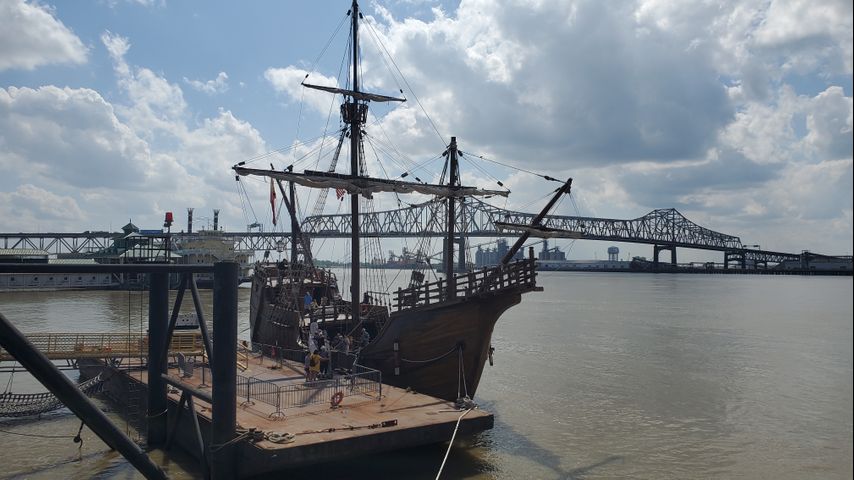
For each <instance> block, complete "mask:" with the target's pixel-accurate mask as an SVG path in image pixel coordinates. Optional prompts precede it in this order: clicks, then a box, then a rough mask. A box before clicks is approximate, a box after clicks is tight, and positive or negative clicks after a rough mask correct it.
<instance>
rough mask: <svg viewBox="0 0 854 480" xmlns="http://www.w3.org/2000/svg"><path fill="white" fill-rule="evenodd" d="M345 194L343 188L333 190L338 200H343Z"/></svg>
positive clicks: (345, 191)
mask: <svg viewBox="0 0 854 480" xmlns="http://www.w3.org/2000/svg"><path fill="white" fill-rule="evenodd" d="M346 194H347V190H344V189H343V188H336V189H335V196H336V197H338V200H344V195H346Z"/></svg>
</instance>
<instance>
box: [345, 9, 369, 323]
mask: <svg viewBox="0 0 854 480" xmlns="http://www.w3.org/2000/svg"><path fill="white" fill-rule="evenodd" d="M350 14H351V15H352V18H351V19H350V20H351V24H352V28H353V92H355V93H357V94H358V93H359V3H358V2H357V1H356V0H353V7H352V8H351V9H350ZM367 107H368V106H367V104H360V103H359V101H358V100H357V99H356V97H355V96H351V97H350V100H349V101H348V102H345V103H344V105H342V108H341V109H342V113H343V115H344V121H345V122H347V123H349V124H350V175H351V176H352V177H353V178H355V177H358V176H359V146H360V144H361V138H362V124H363V123H364V121H365V120H366V118H364V119H363V117H366V116H367V110H368V108H367ZM350 224H351V228H350V231H351V232H350V243H351V245H350V248H351V251H352V253H351V261H352V264H351V274H350V278H351V284H350V295H351V296H352V298H351V304H352V309H353V319H354V320H355V321H356V323H357V324H358V322H359V321H360V320H361V318H360V317H359V315H360V314H359V311H360V309H359V300H360V294H361V292H360V290H361V288H360V287H361V285H360V284H359V283H360V278H359V274H360V267H361V265H360V264H361V259H360V246H359V193H358V192H353V193H351V194H350Z"/></svg>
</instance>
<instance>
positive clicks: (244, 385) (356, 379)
mask: <svg viewBox="0 0 854 480" xmlns="http://www.w3.org/2000/svg"><path fill="white" fill-rule="evenodd" d="M199 368H200V369H201V372H200V373H201V376H202V379H205V378H207V379H209V378H211V371H210V368H209V367H207V366H202V367H199ZM339 392H340V394H341V395H342V396H343V397H342V398H346V397H351V396H357V395H360V396H365V397H372V398H374V399H377V400H378V399H379V398H380V397H381V396H382V373H381V372H380V371H378V370H374V369H371V368H368V367H365V366H362V365H359V364H356V363H353V364H352V368H351V369H349V373H346V374H343V375H334V376H333V378H330V379H325V380H317V381H314V382H301V381H300V380H299V379H296V381H295V379H293V378H289V379H282V380H264V379H261V378H258V377H251V376H250V377H247V376H245V375H237V397H238V401H239V402H241V404H243V405H253V404H254V403H255V402H261V403H264V404H266V405H269V406H272V407H274V408H275V411H274V412H273V413H271V414H270V417H271V418H281V417H284V416H285V410H286V409H288V408H296V407H305V406H309V405H321V404H331V402H332V398H333V397H334V396H335V395H336V394H338V393H339Z"/></svg>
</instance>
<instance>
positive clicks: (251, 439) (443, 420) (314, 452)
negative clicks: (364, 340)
mask: <svg viewBox="0 0 854 480" xmlns="http://www.w3.org/2000/svg"><path fill="white" fill-rule="evenodd" d="M239 368H240V370H241V371H240V372H239V374H238V378H237V412H236V419H237V432H238V434H239V437H242V438H240V440H238V441H236V442H235V443H234V449H235V470H236V472H235V473H236V477H237V478H247V477H252V476H255V475H260V474H264V473H270V472H275V471H279V470H283V469H288V468H295V467H302V466H306V465H311V464H316V463H321V462H333V461H340V460H343V459H346V458H349V457H354V456H359V455H368V454H376V453H382V452H387V451H391V450H396V449H402V448H409V447H415V446H420V445H427V444H434V443H442V442H447V441H449V440H450V439H451V436H452V435H453V433H454V430H455V429H457V432H458V434H471V433H476V432H480V431H483V430H487V429H490V428H492V426H493V423H494V417H493V415H492V414H491V413H487V412H484V411H482V410H479V409H477V408H471V407H472V406H471V405H469V406H464V407H462V408H461V407H460V406H459V405H456V404H455V403H454V402H448V401H445V400H441V399H438V398H435V397H431V396H428V395H424V394H421V393H418V392H414V391H411V390H408V389H402V388H397V387H392V386H389V385H384V384H382V383H381V382H380V378H379V372H377V371H375V370H370V369H366V368H363V367H360V366H359V365H354V366H353V369H352V373H349V374H344V375H339V374H336V375H333V378H331V379H328V380H319V381H316V382H310V383H307V382H305V379H304V376H303V364H302V363H298V362H294V361H289V360H274V359H272V358H270V357H267V356H264V355H261V354H254V355H248V356H245V357H243V359H242V363H241V364H240V365H239ZM190 370H191V369H190V368H188V367H187V366H186V365H185V367H184V368H183V369H179V368H174V367H170V368H169V370H168V373H167V376H168V380H167V382H168V383H169V384H170V385H174V386H177V387H178V388H171V387H170V389H169V392H168V394H167V397H168V406H167V412H166V416H167V418H168V425H169V430H170V431H169V433H168V438H169V440H168V441H167V445H166V448H167V449H169V448H170V447H171V446H172V445H173V444H177V445H179V446H180V447H181V448H182V449H183V450H186V451H187V452H189V453H190V454H191V455H193V456H194V457H196V458H197V459H199V460H200V461H201V462H202V464H205V465H206V464H207V461H205V456H210V455H216V453H217V450H218V449H219V448H221V447H220V446H216V445H211V436H210V432H211V428H210V426H211V423H212V414H211V412H212V409H211V401H210V392H211V387H210V384H211V383H212V376H211V371H210V369H209V367H208V366H207V365H201V366H197V367H195V368H192V374H190ZM81 372H82V373H83V374H84V376H92V375H97V374H98V373H102V372H104V373H105V374H106V375H107V376H108V378H107V380H106V382H105V385H104V390H103V391H104V393H105V394H106V395H107V396H108V397H109V398H110V399H111V400H113V401H115V402H117V403H119V404H121V405H124V406H135V408H138V409H139V411H140V412H144V411H147V405H146V404H145V399H146V397H147V393H146V392H147V385H148V374H147V372H146V370H145V368H144V367H143V366H141V365H138V366H134V365H126V366H124V367H114V366H110V365H107V364H105V363H101V362H98V363H95V362H93V361H88V362H85V364H82V363H81ZM188 391H189V392H192V397H195V398H194V399H192V400H189V401H188V400H187V399H186V398H185V399H182V392H188ZM187 397H189V398H191V397H190V396H189V395H188V396H187ZM205 397H207V398H205ZM191 405H192V406H191ZM192 412H194V413H195V415H193V413H192ZM193 416H195V417H196V420H197V422H198V423H196V422H195V421H194V419H193ZM461 417H462V418H461ZM458 420H459V425H458V426H457V424H458ZM200 441H201V442H202V443H203V445H204V448H201V447H200V446H199V442H200Z"/></svg>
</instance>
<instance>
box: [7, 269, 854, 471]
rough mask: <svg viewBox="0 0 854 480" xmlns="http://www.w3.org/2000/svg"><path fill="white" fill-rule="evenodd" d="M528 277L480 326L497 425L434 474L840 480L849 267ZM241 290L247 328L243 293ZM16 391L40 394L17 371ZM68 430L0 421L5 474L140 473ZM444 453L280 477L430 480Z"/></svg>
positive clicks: (73, 322) (78, 308)
mask: <svg viewBox="0 0 854 480" xmlns="http://www.w3.org/2000/svg"><path fill="white" fill-rule="evenodd" d="M539 283H540V284H541V285H542V286H543V287H545V291H544V292H541V293H531V294H527V295H525V297H524V299H523V302H522V304H520V305H518V306H516V307H514V308H512V309H511V310H509V311H508V312H507V313H505V314H504V316H502V318H501V319H500V320H499V322H498V324H497V326H496V329H495V333H494V335H493V344H494V346H495V349H496V352H495V366H494V367H489V366H487V367H486V369H485V371H484V376H483V380H482V382H481V385H480V388H479V390H478V392H477V396H476V398H475V400H476V401H477V402H478V403H479V404H480V406H481V407H482V408H485V409H487V410H488V411H490V412H493V413H494V414H495V428H494V429H493V430H491V431H487V432H484V433H481V434H478V435H475V436H473V437H469V438H463V439H458V440H457V442H455V446H454V448H453V449H452V451H451V453H450V456H449V458H448V462H447V465H446V466H445V470H444V472H443V478H477V479H481V478H483V479H486V478H496V479H518V478H542V479H570V478H573V479H596V478H651V479H660V478H674V479H682V478H775V479H779V478H782V479H787V478H791V479H803V478H820V479H833V478H852V401H853V400H852V313H854V308H852V298H854V290H852V279H851V277H841V278H840V277H796V276H753V275H685V274H675V275H674V274H660V275H654V274H629V273H625V274H624V273H574V272H543V273H541V274H540V275H539ZM209 295H210V293H209V292H203V297H204V298H205V299H206V302H205V303H207V304H209V303H210V302H209V300H210V296H209ZM141 297H144V295H140V294H139V293H128V292H86V291H78V292H32V293H0V312H3V314H4V315H6V316H7V318H9V319H10V320H11V321H12V322H13V323H15V325H16V326H18V328H19V329H21V330H23V331H25V332H38V331H117V332H124V331H128V330H131V331H138V330H139V329H140V328H144V327H142V326H141V325H140V316H141V315H140V314H142V317H144V316H145V312H146V307H145V305H144V302H145V299H144V298H141ZM141 300H142V301H141ZM240 300H241V308H240V315H241V319H240V320H241V325H242V326H241V330H242V332H241V336H242V337H245V336H246V335H247V334H248V333H247V332H246V331H245V330H244V329H245V325H246V321H247V320H246V317H247V315H248V304H247V301H248V290H246V289H242V290H241V292H240ZM68 375H69V376H71V377H72V378H75V379H76V373H75V372H69V373H68ZM8 379H9V374H4V373H0V387H3V388H4V390H5V386H6V385H7V383H8ZM11 389H12V390H14V391H19V392H24V391H39V389H40V386H39V385H38V384H37V383H35V382H33V380H32V379H31V378H27V376H26V374H21V373H17V374H15V377H14V379H13V382H12V388H11ZM103 405H104V407H105V408H109V407H108V406H107V405H106V404H103ZM110 415H111V416H113V418H115V419H116V422H117V423H118V424H119V425H121V426H122V428H123V429H125V428H126V425H125V421H124V420H123V419H122V417H121V416H119V415H118V413H112V412H111V413H110ZM79 425H80V423H79V421H78V420H76V418H75V417H74V416H73V415H72V414H70V413H69V412H68V411H67V410H63V411H60V412H57V413H56V414H52V415H48V416H46V417H43V418H42V419H40V420H38V421H32V420H25V421H21V420H16V421H9V420H0V478H33V479H40V478H45V479H52V478H122V479H125V478H127V479H129V478H141V476H140V475H139V474H137V473H135V472H134V470H133V469H132V468H131V467H130V466H129V465H128V464H127V462H125V461H124V460H123V459H122V458H121V457H120V456H118V455H117V454H115V453H111V452H109V451H107V449H106V447H105V446H104V444H103V443H101V442H100V441H99V440H98V439H97V437H95V436H94V434H93V433H92V432H90V431H88V430H87V429H84V430H83V440H84V442H83V446H82V448H80V450H78V444H75V443H73V442H72V441H71V438H70V437H72V436H73V435H74V434H75V433H76V432H77V429H78V427H79ZM128 431H129V433H130V435H131V436H132V437H134V436H135V435H136V434H135V432H133V431H132V430H128ZM10 432H11V433H10ZM15 434H26V435H41V436H40V437H33V436H21V435H15ZM46 436H49V437H53V436H56V437H62V438H45V437H46ZM445 448H446V447H445V446H443V445H437V446H431V447H423V448H417V449H410V450H405V451H400V452H395V453H391V454H386V455H381V456H371V457H364V458H359V459H355V460H350V461H346V462H340V463H336V464H331V465H320V466H315V467H311V468H305V469H301V470H298V471H295V472H289V474H288V478H425V479H426V478H434V477H435V476H436V473H437V471H438V469H439V466H440V464H441V462H442V458H443V456H444V453H445ZM78 458H79V460H78ZM155 458H156V459H157V461H158V462H160V463H161V464H162V465H164V468H165V469H167V470H168V471H169V474H170V475H171V476H173V478H179V479H180V478H196V477H197V476H198V474H199V471H198V469H197V468H196V467H195V465H194V463H193V461H192V460H191V459H188V458H187V457H185V456H182V455H180V454H174V455H170V456H169V457H168V458H166V457H164V456H163V455H162V454H159V453H156V452H155ZM271 478H272V477H271Z"/></svg>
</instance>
